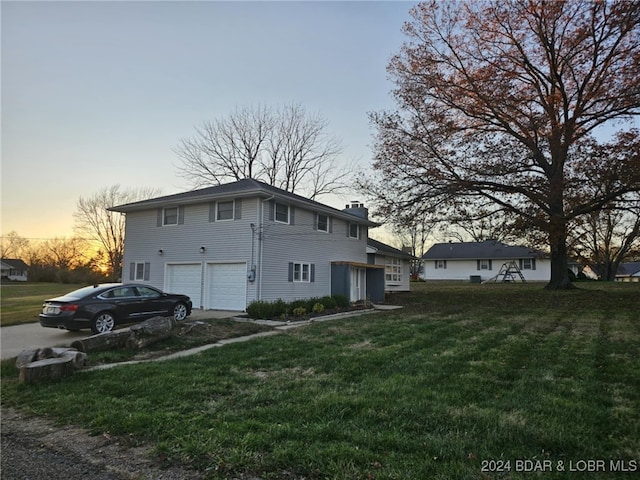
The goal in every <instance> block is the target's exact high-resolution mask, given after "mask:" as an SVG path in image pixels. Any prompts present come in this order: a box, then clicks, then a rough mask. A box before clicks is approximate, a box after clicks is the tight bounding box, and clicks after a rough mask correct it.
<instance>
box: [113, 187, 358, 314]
mask: <svg viewBox="0 0 640 480" xmlns="http://www.w3.org/2000/svg"><path fill="white" fill-rule="evenodd" d="M167 206H170V205H167ZM210 213H211V209H210V203H209V202H203V203H201V204H193V205H185V206H184V209H183V215H184V216H183V218H182V219H181V220H183V223H182V224H180V225H171V226H158V221H157V218H158V215H157V209H155V208H154V209H149V210H145V211H133V212H129V213H127V222H126V240H125V253H124V262H123V265H124V267H123V272H122V273H123V276H122V278H123V279H124V280H125V281H128V279H129V269H130V264H131V263H139V262H145V263H147V262H148V263H149V264H150V271H149V280H148V281H147V282H145V283H149V284H151V285H153V286H156V287H158V288H162V289H165V287H166V284H167V279H166V275H167V268H168V265H174V264H198V265H200V268H201V270H202V295H201V298H202V299H203V302H204V299H205V298H206V295H207V292H206V290H205V289H206V287H207V282H206V272H207V265H210V264H215V263H240V262H242V263H245V264H246V266H247V273H249V271H250V270H251V268H252V265H255V266H256V268H257V271H256V278H255V281H253V282H252V281H249V280H248V279H247V292H246V297H247V304H248V303H250V302H251V301H253V300H257V299H262V300H277V299H279V298H282V299H283V300H293V299H298V298H309V297H316V296H324V295H330V294H331V262H333V261H347V262H358V263H366V262H367V254H366V244H367V227H364V226H361V227H360V228H361V235H360V238H359V239H353V238H350V237H349V236H348V222H347V221H346V220H342V219H338V218H333V219H332V232H331V233H326V232H322V231H317V230H315V228H314V214H315V212H314V211H312V210H306V209H303V208H300V207H297V206H296V207H295V213H294V219H295V220H294V224H293V225H287V224H283V223H279V222H275V221H274V220H270V219H269V213H270V207H269V202H268V201H263V200H261V199H259V198H258V197H247V198H243V199H242V208H241V218H240V219H239V220H226V221H210V219H211V217H210ZM252 224H254V227H255V233H254V230H252V228H251V225H252ZM261 224H262V232H261V233H262V234H261V235H260V232H259V230H260V228H259V226H260V225H261ZM261 239H262V240H261ZM201 246H204V247H205V249H206V250H205V252H204V253H200V247H201ZM252 247H253V256H252ZM160 249H162V251H163V253H162V255H160V254H159V253H158V251H159V250H160ZM252 260H253V261H252ZM290 262H300V263H309V264H313V265H314V266H315V272H314V273H315V281H314V282H308V283H307V282H289V281H288V279H289V275H288V273H289V263H290ZM175 293H180V292H175ZM201 303H202V302H201ZM194 307H195V308H199V307H200V306H199V305H194Z"/></svg>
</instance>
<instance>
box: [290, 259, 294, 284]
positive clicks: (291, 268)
mask: <svg viewBox="0 0 640 480" xmlns="http://www.w3.org/2000/svg"><path fill="white" fill-rule="evenodd" d="M289 281H290V282H293V262H289Z"/></svg>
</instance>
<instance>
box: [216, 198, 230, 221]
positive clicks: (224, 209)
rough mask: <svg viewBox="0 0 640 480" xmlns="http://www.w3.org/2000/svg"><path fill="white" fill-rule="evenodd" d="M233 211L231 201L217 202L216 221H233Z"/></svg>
mask: <svg viewBox="0 0 640 480" xmlns="http://www.w3.org/2000/svg"><path fill="white" fill-rule="evenodd" d="M233 209H234V205H233V200H231V201H229V202H218V205H217V209H216V220H218V221H220V220H233Z"/></svg>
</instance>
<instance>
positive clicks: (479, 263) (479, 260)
mask: <svg viewBox="0 0 640 480" xmlns="http://www.w3.org/2000/svg"><path fill="white" fill-rule="evenodd" d="M477 262H478V268H477V269H478V270H480V260H477Z"/></svg>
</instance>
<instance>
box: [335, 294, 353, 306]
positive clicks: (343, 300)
mask: <svg viewBox="0 0 640 480" xmlns="http://www.w3.org/2000/svg"><path fill="white" fill-rule="evenodd" d="M333 299H334V300H335V302H336V307H340V308H346V307H348V306H349V299H348V298H347V296H346V295H334V296H333Z"/></svg>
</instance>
